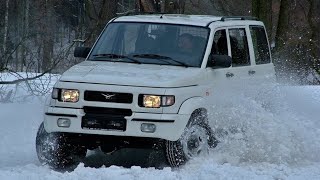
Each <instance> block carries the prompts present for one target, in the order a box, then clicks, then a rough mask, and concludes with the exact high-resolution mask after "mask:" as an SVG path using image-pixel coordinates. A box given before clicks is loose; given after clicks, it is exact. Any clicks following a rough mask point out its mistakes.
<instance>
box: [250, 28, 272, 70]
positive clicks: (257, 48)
mask: <svg viewBox="0 0 320 180" xmlns="http://www.w3.org/2000/svg"><path fill="white" fill-rule="evenodd" d="M250 32H251V36H252V44H253V49H254V55H255V59H256V64H267V63H270V62H271V59H270V51H269V46H268V41H267V36H266V33H265V30H264V28H263V27H262V26H250Z"/></svg>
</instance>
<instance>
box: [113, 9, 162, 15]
mask: <svg viewBox="0 0 320 180" xmlns="http://www.w3.org/2000/svg"><path fill="white" fill-rule="evenodd" d="M116 14H117V16H131V15H148V14H159V15H163V14H168V13H162V12H140V11H136V10H131V11H127V12H123V13H116Z"/></svg>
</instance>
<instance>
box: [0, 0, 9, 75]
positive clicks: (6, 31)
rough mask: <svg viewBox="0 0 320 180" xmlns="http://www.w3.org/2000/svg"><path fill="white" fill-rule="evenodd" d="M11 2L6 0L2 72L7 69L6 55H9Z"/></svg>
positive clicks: (1, 61) (0, 61) (0, 65)
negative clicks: (8, 39) (8, 40)
mask: <svg viewBox="0 0 320 180" xmlns="http://www.w3.org/2000/svg"><path fill="white" fill-rule="evenodd" d="M8 22H9V0H6V5H5V15H4V34H3V45H2V53H3V55H2V56H1V57H0V72H1V71H2V70H3V69H4V68H5V67H4V66H5V61H6V54H7V38H8V27H9V23H8Z"/></svg>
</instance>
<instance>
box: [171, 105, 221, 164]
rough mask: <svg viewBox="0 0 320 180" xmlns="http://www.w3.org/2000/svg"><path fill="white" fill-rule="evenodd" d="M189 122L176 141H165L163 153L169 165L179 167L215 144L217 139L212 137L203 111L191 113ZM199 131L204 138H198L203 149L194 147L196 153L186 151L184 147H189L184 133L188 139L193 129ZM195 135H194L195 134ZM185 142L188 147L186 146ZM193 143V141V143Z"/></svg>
mask: <svg viewBox="0 0 320 180" xmlns="http://www.w3.org/2000/svg"><path fill="white" fill-rule="evenodd" d="M189 122H190V123H189V124H188V125H187V127H186V128H185V131H184V133H183V135H182V136H181V137H180V139H179V140H177V141H166V144H165V155H166V159H167V162H168V163H169V165H170V166H171V167H179V166H181V165H184V164H185V163H186V162H187V161H188V160H189V159H191V158H193V157H195V156H197V155H199V153H203V152H201V151H206V152H205V153H208V151H209V148H214V147H216V146H217V143H218V141H217V139H216V138H215V137H214V133H213V131H212V129H211V128H210V126H209V125H208V121H207V117H206V115H204V114H203V112H201V111H198V112H195V113H193V114H192V115H191V117H190V121H189ZM197 130H199V131H201V132H202V135H203V136H205V138H202V139H200V138H199V142H200V141H201V142H202V144H203V145H205V144H206V145H207V146H206V145H205V146H202V147H203V149H201V148H200V150H199V149H196V151H197V150H199V152H198V151H197V152H196V153H195V152H194V153H188V151H187V150H186V148H189V144H188V143H187V142H186V134H188V135H187V136H188V141H189V140H190V139H189V137H191V135H193V134H192V133H193V131H197ZM195 137H196V136H195ZM186 144H187V146H188V147H186ZM194 144H195V143H194Z"/></svg>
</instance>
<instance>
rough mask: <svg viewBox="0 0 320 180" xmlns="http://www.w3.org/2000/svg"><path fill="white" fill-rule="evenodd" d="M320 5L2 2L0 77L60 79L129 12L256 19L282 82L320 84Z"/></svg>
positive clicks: (308, 0)
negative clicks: (80, 52) (48, 75)
mask: <svg viewBox="0 0 320 180" xmlns="http://www.w3.org/2000/svg"><path fill="white" fill-rule="evenodd" d="M318 9H320V1H319V0H272V1H271V0H249V1H248V0H48V1H42V0H0V72H6V71H16V72H17V71H29V72H54V73H61V72H63V71H64V70H66V69H67V68H69V67H70V66H72V65H73V64H75V63H77V62H79V61H80V60H79V59H76V58H73V57H72V53H73V49H74V47H75V46H91V45H92V44H93V43H94V41H95V39H96V37H97V36H98V35H99V33H100V32H101V30H102V29H103V27H104V26H105V24H106V23H107V22H108V21H109V20H110V19H112V18H113V17H116V16H120V15H124V14H126V13H129V12H142V11H146V12H165V13H181V14H211V15H217V16H223V15H241V16H256V17H258V18H259V19H261V20H262V21H264V23H265V25H266V28H267V31H268V34H269V40H270V42H271V45H272V47H274V48H273V57H274V62H275V65H276V69H277V73H278V76H279V77H281V78H282V79H283V78H284V79H285V78H291V79H292V78H295V80H298V81H299V83H301V84H305V83H309V84H319V83H320V82H319V79H317V77H319V73H320V58H319V57H320V54H319V53H320V48H319V39H320V37H319V36H320V35H319V29H320V27H319V25H320V22H319V21H320V19H319V18H320V17H319V16H320V15H319V13H318Z"/></svg>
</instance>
